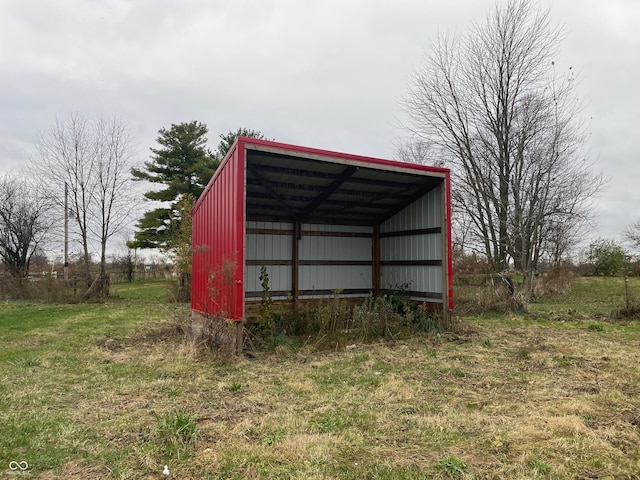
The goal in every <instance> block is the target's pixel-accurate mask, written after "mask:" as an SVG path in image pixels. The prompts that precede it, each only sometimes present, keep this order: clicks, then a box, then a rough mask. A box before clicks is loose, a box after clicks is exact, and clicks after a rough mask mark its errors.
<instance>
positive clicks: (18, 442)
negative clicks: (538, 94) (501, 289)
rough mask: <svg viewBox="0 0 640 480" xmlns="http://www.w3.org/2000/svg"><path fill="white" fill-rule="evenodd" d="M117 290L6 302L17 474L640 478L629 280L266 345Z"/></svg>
mask: <svg viewBox="0 0 640 480" xmlns="http://www.w3.org/2000/svg"><path fill="white" fill-rule="evenodd" d="M630 287H631V291H632V293H634V294H635V295H636V298H637V296H640V295H639V294H640V281H638V280H637V279H633V280H632V282H631V284H630ZM114 290H115V293H116V295H117V297H118V298H114V299H113V300H112V301H109V302H108V303H106V304H85V305H42V304H29V303H24V302H12V301H3V302H2V303H1V304H0V478H42V479H84V478H86V479H92V478H96V479H97V478H118V479H161V478H175V479H208V478H210V479H218V478H230V479H243V478H248V479H258V478H272V479H276V478H277V479H281V478H284V479H286V478H289V479H331V478H335V479H342V478H347V479H362V478H370V479H412V478H463V479H498V478H504V479H529V478H544V479H567V478H578V479H580V478H582V479H591V478H610V479H634V478H640V369H639V360H640V320H634V319H626V320H617V319H614V318H612V317H611V313H612V311H614V310H616V309H619V308H622V307H623V306H624V301H625V297H624V283H623V282H622V280H620V281H618V280H615V279H601V278H598V279H576V280H575V281H574V285H573V289H572V292H571V294H570V295H568V296H566V297H563V298H559V299H555V300H553V301H545V303H538V304H533V305H530V306H529V308H528V309H527V311H526V312H520V313H511V314H506V315H504V314H487V315H481V316H469V317H464V318H461V322H462V327H463V328H462V329H461V330H460V331H459V332H458V333H456V334H451V333H440V334H436V333H431V334H424V335H420V336H417V337H415V338H412V339H410V340H407V341H402V342H394V343H376V344H370V345H356V346H355V347H354V348H349V349H340V350H333V351H324V352H322V351H314V349H313V347H312V345H313V343H314V342H313V341H310V342H307V343H306V344H305V345H303V346H300V347H298V348H293V349H289V348H284V347H280V348H277V349H276V350H274V351H265V352H254V354H255V358H252V359H247V358H244V357H243V358H238V359H222V358H218V357H216V356H215V355H213V354H207V353H203V352H202V351H199V350H198V349H197V348H196V345H194V343H193V342H192V341H190V340H189V339H188V338H187V337H186V336H185V335H184V334H183V333H181V331H180V329H179V328H178V327H179V325H180V322H181V321H180V319H182V318H186V315H187V313H188V310H187V308H185V307H184V306H175V305H170V304H168V303H167V302H166V301H165V296H166V294H165V292H166V285H165V284H162V283H150V284H133V285H123V286H116V287H115V288H114ZM165 465H167V466H168V468H169V472H170V475H169V476H166V475H163V473H162V471H163V469H164V466H165ZM22 468H25V470H24V472H21V473H20V474H19V475H18V474H17V472H20V471H21V470H22Z"/></svg>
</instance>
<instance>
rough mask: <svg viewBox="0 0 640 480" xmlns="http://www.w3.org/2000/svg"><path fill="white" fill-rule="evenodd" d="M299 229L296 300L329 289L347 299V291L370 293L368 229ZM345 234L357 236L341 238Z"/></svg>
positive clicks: (370, 257)
mask: <svg viewBox="0 0 640 480" xmlns="http://www.w3.org/2000/svg"><path fill="white" fill-rule="evenodd" d="M301 230H302V238H301V239H300V244H299V252H300V254H299V258H300V262H301V265H300V267H299V288H300V291H301V292H302V293H301V295H300V298H311V297H315V296H326V295H327V291H333V290H342V291H344V296H349V295H350V293H349V291H350V290H364V291H367V290H371V288H372V265H371V264H372V236H373V228H372V227H366V226H345V225H321V224H320V225H317V224H303V225H302V226H301ZM331 233H335V234H336V236H331ZM349 234H355V235H361V236H353V237H352V236H345V235H349ZM325 262H333V263H334V264H331V265H327V264H323V263H325ZM349 262H358V264H351V265H350V264H349ZM335 263H341V264H335ZM342 263H344V264H342ZM363 263H366V264H363ZM314 292H317V293H314Z"/></svg>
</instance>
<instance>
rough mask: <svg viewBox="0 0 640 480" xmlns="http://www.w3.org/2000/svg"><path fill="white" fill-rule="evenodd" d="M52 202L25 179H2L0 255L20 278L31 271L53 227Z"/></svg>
mask: <svg viewBox="0 0 640 480" xmlns="http://www.w3.org/2000/svg"><path fill="white" fill-rule="evenodd" d="M52 206H53V205H52V202H51V200H50V199H49V198H48V197H47V196H46V195H43V194H42V193H40V192H39V191H38V190H37V189H34V188H33V186H30V185H28V184H27V182H26V181H25V180H21V179H18V178H16V177H9V176H5V177H4V178H2V179H0V257H1V258H2V262H3V263H4V265H5V267H6V268H7V271H8V272H9V273H10V274H11V275H12V276H14V277H16V278H18V279H20V278H23V277H26V276H27V274H28V273H29V264H30V262H31V258H32V257H33V255H34V253H35V252H36V251H37V250H38V248H39V247H40V246H41V245H42V243H43V241H44V240H45V238H46V236H47V234H48V233H49V231H50V230H51V226H52V224H53V216H52V215H51V208H52Z"/></svg>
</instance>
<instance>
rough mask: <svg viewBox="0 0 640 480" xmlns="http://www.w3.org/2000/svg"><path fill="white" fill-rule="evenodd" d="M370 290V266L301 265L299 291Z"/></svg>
mask: <svg viewBox="0 0 640 480" xmlns="http://www.w3.org/2000/svg"><path fill="white" fill-rule="evenodd" d="M335 289H340V290H348V289H371V266H367V265H353V266H351V265H301V266H300V290H335Z"/></svg>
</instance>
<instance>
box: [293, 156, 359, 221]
mask: <svg viewBox="0 0 640 480" xmlns="http://www.w3.org/2000/svg"><path fill="white" fill-rule="evenodd" d="M357 171H358V167H354V166H350V167H347V168H345V169H344V170H343V171H342V173H341V174H340V175H339V176H338V177H337V178H336V179H335V180H334V181H333V182H331V184H330V185H329V186H328V187H327V188H326V190H324V191H323V192H322V193H321V194H320V195H318V196H317V197H316V198H315V199H313V200H312V201H311V203H310V204H309V206H308V207H306V208H305V209H304V211H303V212H302V215H301V221H303V222H304V221H305V220H307V219H309V217H311V216H312V215H313V212H314V211H315V210H316V209H317V208H318V207H319V206H320V205H322V202H324V201H325V200H327V199H328V198H329V197H330V196H331V195H332V194H333V192H335V191H336V190H337V189H338V188H340V186H341V185H342V184H343V183H344V182H346V181H347V180H348V179H349V178H351V177H352V176H353V174H354V173H356V172H357Z"/></svg>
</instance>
